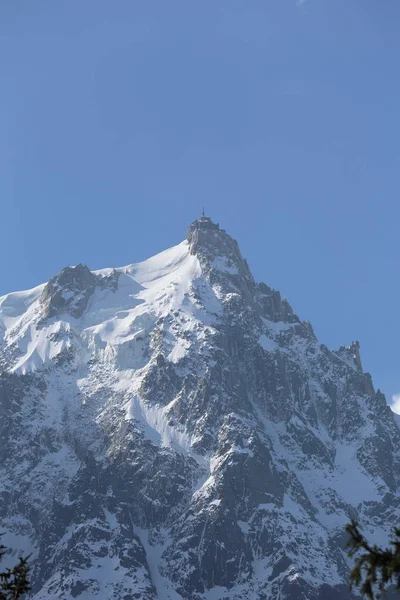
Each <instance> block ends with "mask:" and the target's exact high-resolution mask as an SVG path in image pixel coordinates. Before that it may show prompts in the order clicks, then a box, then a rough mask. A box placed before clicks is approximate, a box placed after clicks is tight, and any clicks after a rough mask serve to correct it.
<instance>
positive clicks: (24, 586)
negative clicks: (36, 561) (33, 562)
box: [0, 534, 31, 600]
mask: <svg viewBox="0 0 400 600" xmlns="http://www.w3.org/2000/svg"><path fill="white" fill-rule="evenodd" d="M0 535H3V534H0ZM5 551H6V548H5V546H3V545H0V559H1V558H2V556H4V554H5ZM28 559H29V556H27V557H26V558H22V557H20V558H19V562H18V564H17V565H16V566H15V567H13V568H12V569H6V570H5V571H2V572H0V600H18V598H22V596H23V594H25V593H26V592H28V591H29V590H30V589H31V588H30V585H29V579H28V574H29V566H28Z"/></svg>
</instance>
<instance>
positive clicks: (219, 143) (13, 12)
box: [0, 0, 400, 400]
mask: <svg viewBox="0 0 400 600" xmlns="http://www.w3.org/2000/svg"><path fill="white" fill-rule="evenodd" d="M0 66H1V71H0V72H1V88H0V201H1V212H0V218H1V235H0V267H1V271H0V273H1V277H0V294H5V293H7V292H9V291H12V290H17V289H26V288H29V287H33V286H35V285H37V284H39V283H41V282H43V281H46V280H48V279H49V278H50V277H51V276H53V275H54V274H55V273H57V272H58V271H59V270H60V269H62V268H63V267H64V266H66V265H69V264H77V263H79V262H83V263H86V264H87V265H88V266H89V267H90V268H92V269H95V268H102V267H107V266H120V265H124V264H129V263H132V262H136V261H138V260H142V259H144V258H146V257H148V256H150V255H152V254H155V253H156V252H158V251H160V250H163V249H165V248H167V247H169V246H172V245H174V244H176V243H179V242H180V241H181V240H182V239H183V238H184V237H185V235H186V228H187V226H188V224H189V223H190V222H191V221H192V220H194V219H195V218H196V217H197V216H198V215H199V213H200V210H201V207H202V206H203V205H204V206H205V208H206V211H207V213H208V214H209V215H210V216H211V217H212V218H213V219H214V220H215V221H218V222H220V224H221V226H222V227H223V228H224V229H226V230H227V231H228V232H229V233H231V235H233V236H234V237H235V238H236V239H237V240H238V241H239V244H240V246H241V249H242V252H243V254H244V256H245V257H246V258H247V259H248V261H249V264H250V266H251V268H252V270H253V273H254V275H255V277H256V278H257V279H258V280H264V281H265V282H266V283H268V284H269V285H271V286H273V287H275V288H277V289H279V290H280V291H281V292H282V294H283V295H284V296H287V297H288V299H289V301H290V302H291V304H292V305H293V307H294V309H295V311H296V312H297V313H298V314H299V315H300V317H301V318H303V319H309V320H310V321H311V322H312V323H313V325H314V329H315V331H316V333H317V335H318V337H319V338H320V340H321V341H322V342H324V343H325V344H326V345H328V346H329V347H330V348H336V347H338V346H339V345H341V344H347V343H349V342H351V341H352V340H356V339H358V340H359V341H360V343H361V356H362V359H363V362H364V367H365V368H366V369H367V370H368V371H370V372H371V373H372V376H373V380H374V383H375V385H376V386H378V387H380V388H381V389H383V391H384V392H385V393H386V395H387V397H388V400H390V398H391V396H392V395H393V394H396V393H399V392H400V346H399V338H400V307H399V299H400V277H399V246H400V244H399V239H400V237H399V228H400V147H399V144H400V141H399V140H400V116H399V110H400V109H399V107H400V2H399V1H398V0H386V2H379V1H378V0H305V1H304V2H301V3H297V4H296V0H251V2H247V1H245V0H240V1H236V0H218V1H216V0H201V2H200V1H198V0H197V1H196V0H180V1H176V0H157V1H153V0H145V1H144V0H143V1H139V0H118V1H117V2H110V1H109V0H85V1H84V2H81V1H78V0H68V1H67V0H59V1H57V2H54V0H35V1H34V2H31V1H29V0H24V1H22V0H12V1H11V0H8V1H7V0H6V1H3V2H1V3H0Z"/></svg>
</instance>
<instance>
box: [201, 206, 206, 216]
mask: <svg viewBox="0 0 400 600" xmlns="http://www.w3.org/2000/svg"><path fill="white" fill-rule="evenodd" d="M205 216H206V213H205V212H204V206H203V209H202V211H201V218H202V219H204V218H205Z"/></svg>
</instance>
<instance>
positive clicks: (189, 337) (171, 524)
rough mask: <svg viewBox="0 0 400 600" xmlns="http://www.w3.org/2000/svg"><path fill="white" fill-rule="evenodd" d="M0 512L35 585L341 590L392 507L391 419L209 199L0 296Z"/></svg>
mask: <svg viewBox="0 0 400 600" xmlns="http://www.w3.org/2000/svg"><path fill="white" fill-rule="evenodd" d="M0 340H1V341H0V369H1V370H0V419H1V420H0V469H1V476H0V517H1V529H3V530H6V531H7V536H6V537H5V543H6V544H7V545H8V546H10V547H11V548H13V552H14V554H12V555H10V556H9V557H8V558H9V561H10V563H13V562H15V557H16V554H17V553H18V552H19V551H20V550H22V551H23V552H24V553H25V552H32V553H33V557H32V561H33V564H34V569H33V590H32V593H31V598H34V599H35V600H50V599H54V598H57V599H71V598H80V599H81V600H89V599H92V598H97V599H100V600H111V599H114V600H133V599H140V600H219V599H220V600H223V599H229V600H249V599H257V600H275V599H280V600H298V599H304V600H316V599H319V600H339V599H340V600H345V599H346V598H351V597H352V596H351V595H350V592H349V590H348V584H347V581H348V570H349V563H348V559H347V555H346V552H345V551H344V550H343V547H344V544H345V541H346V536H345V534H344V525H345V524H346V523H347V522H348V521H349V520H350V518H351V517H354V516H357V518H358V519H359V521H360V524H361V526H362V528H363V530H364V531H365V533H366V534H367V535H368V536H369V537H370V538H371V539H373V540H376V541H377V542H379V543H385V542H386V540H387V534H388V533H389V532H390V530H391V527H392V525H393V523H394V522H395V520H396V519H397V520H398V518H399V515H400V497H399V494H398V492H399V483H400V468H399V464H400V460H399V449H400V431H399V428H398V427H397V425H396V424H395V421H394V419H393V415H392V412H391V410H390V409H389V408H388V406H387V404H386V400H385V397H384V396H383V394H381V393H380V392H379V391H375V390H374V388H373V385H372V381H371V377H370V375H369V374H368V373H364V372H363V370H362V365H361V360H360V353H359V346H358V344H357V343H354V344H352V345H350V346H346V347H341V348H340V349H339V350H337V351H330V350H328V348H326V347H325V346H324V345H323V344H320V343H319V342H318V340H317V339H316V337H315V335H314V332H313V329H312V327H311V325H310V323H308V322H304V321H301V320H300V319H299V318H298V317H297V316H296V315H295V314H294V313H293V310H292V309H291V307H290V305H289V304H288V302H287V301H285V300H282V299H281V296H280V294H279V292H276V291H274V290H272V289H271V288H269V287H268V286H267V285H265V284H263V283H256V282H255V280H254V278H253V276H252V275H251V272H250V270H249V267H248V265H247V263H246V261H245V260H244V259H243V258H242V256H241V254H240V251H239V248H238V245H237V243H236V242H235V241H234V240H233V239H232V238H231V237H230V236H229V235H228V234H227V233H226V232H225V231H223V230H222V229H220V228H219V226H218V225H216V224H214V223H213V222H212V221H211V220H210V219H208V218H205V217H204V218H201V219H199V220H197V221H195V222H194V223H193V224H192V225H191V226H190V228H189V231H188V235H187V239H186V240H185V241H184V242H182V243H181V244H179V245H178V246H175V247H174V248H171V249H170V250H167V251H165V252H162V253H161V254H159V255H157V256H155V257H153V258H150V259H149V260H147V261H145V262H142V263H139V264H134V265H129V266H128V267H123V268H118V269H104V270H101V271H93V272H91V271H90V270H89V269H88V268H87V267H85V266H83V265H78V266H77V267H68V268H66V269H64V270H63V271H61V273H59V274H58V275H57V276H56V277H54V278H53V279H52V280H51V281H49V282H48V283H47V284H45V285H41V286H38V287H37V288H35V289H33V290H30V291H28V292H18V293H12V294H8V295H7V296H4V297H3V298H0Z"/></svg>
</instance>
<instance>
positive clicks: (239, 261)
mask: <svg viewBox="0 0 400 600" xmlns="http://www.w3.org/2000/svg"><path fill="white" fill-rule="evenodd" d="M186 239H187V241H188V242H189V247H190V253H191V254H194V255H196V256H197V258H198V259H199V261H200V264H201V265H202V268H203V271H204V273H205V274H206V275H207V276H208V278H209V279H210V280H211V282H212V283H214V282H215V283H219V284H221V285H222V287H223V288H226V291H234V290H236V291H237V290H239V289H240V290H241V291H242V292H243V293H244V295H245V296H248V297H249V298H251V297H252V295H253V293H254V287H255V281H254V278H253V275H252V274H251V271H250V269H249V266H248V264H247V261H246V260H245V259H244V258H243V256H242V254H241V252H240V248H239V245H238V243H237V241H236V240H235V239H234V238H233V237H231V236H230V235H229V234H228V233H227V232H226V231H225V230H224V229H221V228H220V226H219V223H214V222H213V221H212V220H211V218H210V217H206V216H205V215H204V212H203V214H202V216H201V217H200V219H196V221H194V222H193V223H192V224H191V225H190V226H189V229H188V233H187V238H186ZM228 288H232V289H228Z"/></svg>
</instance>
